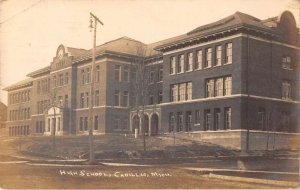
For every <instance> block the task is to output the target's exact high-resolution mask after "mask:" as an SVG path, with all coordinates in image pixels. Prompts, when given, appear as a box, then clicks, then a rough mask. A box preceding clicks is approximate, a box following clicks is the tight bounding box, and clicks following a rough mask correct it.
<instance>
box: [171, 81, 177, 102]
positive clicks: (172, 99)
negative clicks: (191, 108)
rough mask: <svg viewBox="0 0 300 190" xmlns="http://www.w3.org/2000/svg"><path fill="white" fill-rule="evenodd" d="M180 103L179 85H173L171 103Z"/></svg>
mask: <svg viewBox="0 0 300 190" xmlns="http://www.w3.org/2000/svg"><path fill="white" fill-rule="evenodd" d="M177 101H178V85H177V84H173V85H171V102H177Z"/></svg>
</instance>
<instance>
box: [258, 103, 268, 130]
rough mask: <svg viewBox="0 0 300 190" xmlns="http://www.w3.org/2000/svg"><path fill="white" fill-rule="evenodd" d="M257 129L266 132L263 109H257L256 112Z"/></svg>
mask: <svg viewBox="0 0 300 190" xmlns="http://www.w3.org/2000/svg"><path fill="white" fill-rule="evenodd" d="M257 115H258V129H260V130H263V131H265V130H266V110H265V109H264V108H259V110H258V113H257Z"/></svg>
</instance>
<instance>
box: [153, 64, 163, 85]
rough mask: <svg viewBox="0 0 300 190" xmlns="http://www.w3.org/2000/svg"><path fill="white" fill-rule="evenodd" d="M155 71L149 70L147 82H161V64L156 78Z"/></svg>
mask: <svg viewBox="0 0 300 190" xmlns="http://www.w3.org/2000/svg"><path fill="white" fill-rule="evenodd" d="M154 73H155V72H154V71H150V72H149V83H150V84H153V83H154V82H155V81H157V82H162V81H163V74H164V73H163V67H162V66H159V72H158V75H157V79H155V74H154Z"/></svg>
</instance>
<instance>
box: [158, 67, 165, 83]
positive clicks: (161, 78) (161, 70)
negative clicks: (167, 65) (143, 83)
mask: <svg viewBox="0 0 300 190" xmlns="http://www.w3.org/2000/svg"><path fill="white" fill-rule="evenodd" d="M163 72H164V71H163V67H162V66H160V67H159V73H158V81H159V82H161V81H163V74H164V73H163Z"/></svg>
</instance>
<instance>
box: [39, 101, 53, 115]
mask: <svg viewBox="0 0 300 190" xmlns="http://www.w3.org/2000/svg"><path fill="white" fill-rule="evenodd" d="M49 105H50V100H41V101H37V114H42V113H44V111H45V110H46V109H47V108H48V107H49Z"/></svg>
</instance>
